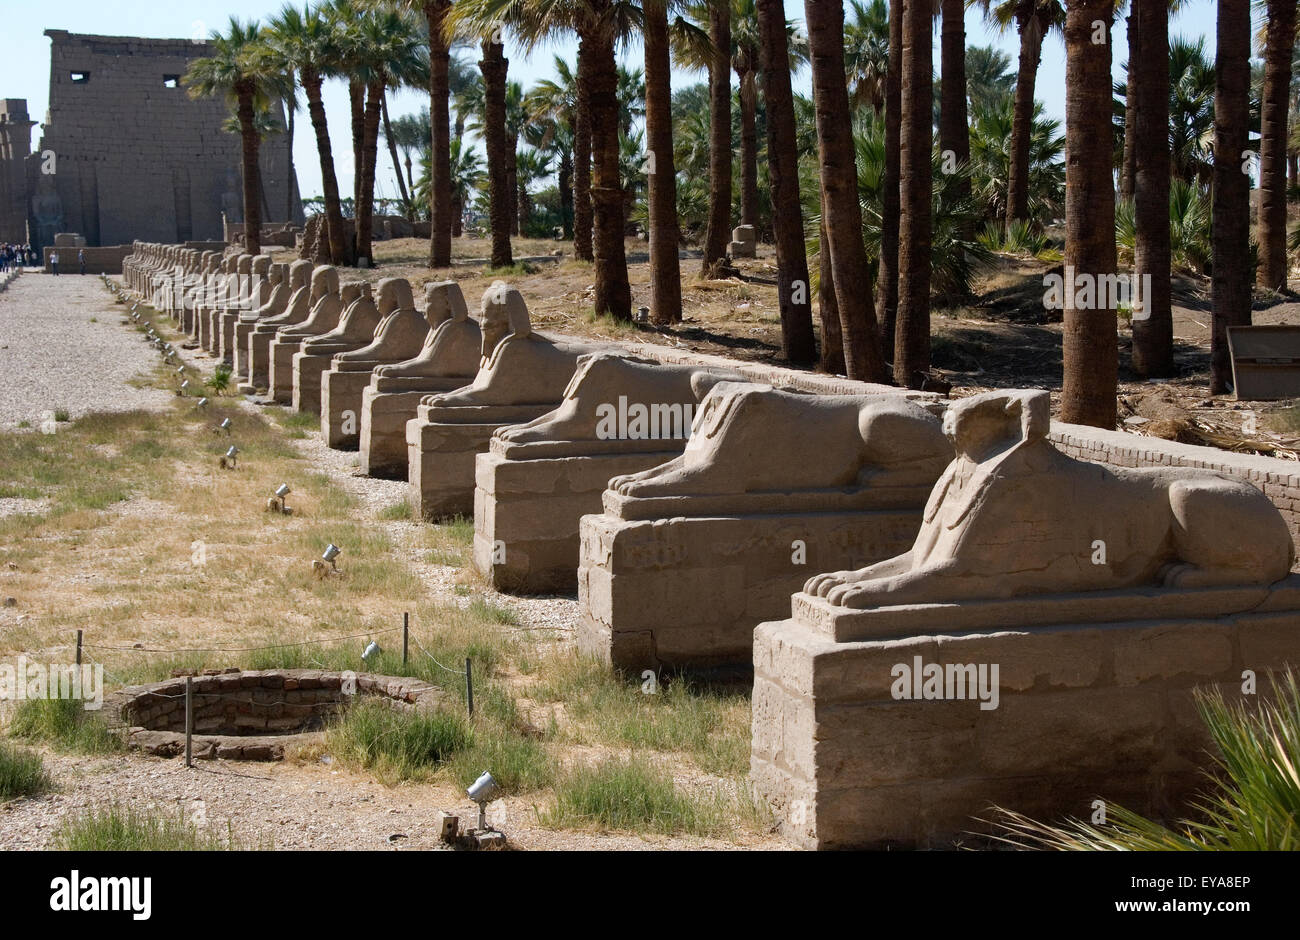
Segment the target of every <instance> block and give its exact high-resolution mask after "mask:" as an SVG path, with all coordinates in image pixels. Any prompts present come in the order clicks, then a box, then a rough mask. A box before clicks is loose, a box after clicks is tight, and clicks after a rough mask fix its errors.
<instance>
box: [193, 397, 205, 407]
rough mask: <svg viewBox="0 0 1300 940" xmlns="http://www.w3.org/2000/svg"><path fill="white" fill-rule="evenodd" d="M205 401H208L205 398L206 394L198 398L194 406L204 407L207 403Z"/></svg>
mask: <svg viewBox="0 0 1300 940" xmlns="http://www.w3.org/2000/svg"><path fill="white" fill-rule="evenodd" d="M207 403H208V399H207V398H206V396H205V397H203V398H200V399H199V400H198V402H197V403H196V404H195V407H196V408H202V407H204V406H205V405H207Z"/></svg>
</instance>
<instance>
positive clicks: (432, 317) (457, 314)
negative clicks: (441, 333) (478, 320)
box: [424, 281, 469, 327]
mask: <svg viewBox="0 0 1300 940" xmlns="http://www.w3.org/2000/svg"><path fill="white" fill-rule="evenodd" d="M424 318H425V319H426V320H428V321H429V326H430V327H437V326H438V325H439V324H441V323H444V322H446V321H447V320H455V321H457V322H458V323H463V322H465V321H466V320H468V319H469V307H468V306H466V304H465V295H464V294H462V293H461V291H460V285H459V284H457V283H456V282H455V281H430V282H429V283H427V284H425V285H424Z"/></svg>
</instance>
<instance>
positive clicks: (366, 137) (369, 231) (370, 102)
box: [357, 78, 386, 264]
mask: <svg viewBox="0 0 1300 940" xmlns="http://www.w3.org/2000/svg"><path fill="white" fill-rule="evenodd" d="M385 84H386V83H385V81H384V80H383V79H382V78H380V79H377V80H375V81H373V82H370V83H369V84H368V86H367V89H366V107H365V112H364V115H365V121H364V123H363V124H362V132H361V198H360V199H358V200H357V260H358V261H360V259H362V258H365V259H366V261H367V263H368V264H373V261H374V254H373V252H372V250H371V244H370V243H371V239H372V237H373V236H374V227H375V169H376V167H377V166H378V164H379V114H380V110H381V108H380V99H382V98H383V97H384V85H385Z"/></svg>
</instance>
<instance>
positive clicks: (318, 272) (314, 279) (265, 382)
mask: <svg viewBox="0 0 1300 940" xmlns="http://www.w3.org/2000/svg"><path fill="white" fill-rule="evenodd" d="M332 271H333V268H330V267H329V266H328V265H321V266H320V267H313V266H312V263H311V262H310V261H301V260H299V261H294V262H292V263H291V264H290V265H289V289H290V290H291V291H292V293H291V294H290V296H289V302H288V304H287V305H286V306H285V308H284V312H283V313H279V314H276V315H275V316H268V317H263V318H261V319H258V320H257V321H255V322H254V323H253V329H252V330H251V331H250V332H249V334H248V373H249V374H248V384H249V385H251V386H253V387H254V388H267V387H269V386H270V384H271V376H270V367H271V341H272V340H273V339H275V335H276V333H277V332H278V331H279V330H280V328H281V327H288V326H292V325H293V324H295V323H301V322H303V321H304V320H306V319H307V317H309V316H310V315H311V309H312V305H313V304H314V303H315V302H316V301H317V300H319V299H320V298H321V297H323V296H325V294H326V292H327V290H328V287H329V279H330V272H332ZM335 277H337V275H335Z"/></svg>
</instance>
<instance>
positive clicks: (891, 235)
mask: <svg viewBox="0 0 1300 940" xmlns="http://www.w3.org/2000/svg"><path fill="white" fill-rule="evenodd" d="M875 22H877V23H878V22H879V19H878V18H875ZM877 28H878V27H877ZM885 28H886V30H887V31H888V37H889V38H888V40H887V42H886V60H885V84H884V108H885V170H884V178H883V179H882V181H881V185H882V187H883V192H882V195H881V209H882V216H881V222H882V226H883V228H882V231H881V241H880V261H879V262H878V264H877V266H876V278H877V284H876V306H875V313H876V322H877V323H879V324H880V335H881V352H882V353H883V355H884V357H885V359H886V360H887V361H889V362H893V361H894V357H895V352H894V334H895V331H896V330H897V329H898V225H899V218H898V217H899V213H900V211H901V208H900V203H899V198H900V196H899V190H898V178H899V159H900V157H899V151H900V148H901V143H900V141H901V138H902V131H903V0H889V12H888V16H887V18H886V22H885ZM876 45H879V43H878V42H877V43H876Z"/></svg>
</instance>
